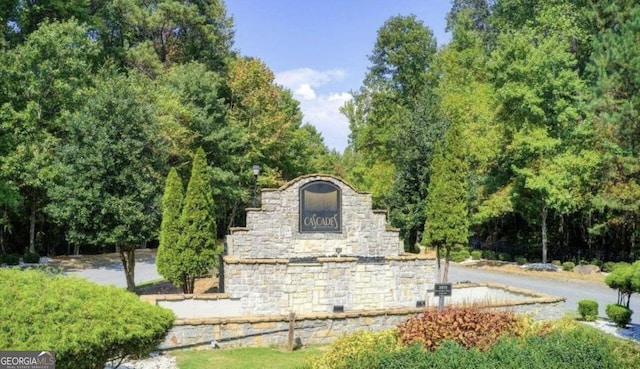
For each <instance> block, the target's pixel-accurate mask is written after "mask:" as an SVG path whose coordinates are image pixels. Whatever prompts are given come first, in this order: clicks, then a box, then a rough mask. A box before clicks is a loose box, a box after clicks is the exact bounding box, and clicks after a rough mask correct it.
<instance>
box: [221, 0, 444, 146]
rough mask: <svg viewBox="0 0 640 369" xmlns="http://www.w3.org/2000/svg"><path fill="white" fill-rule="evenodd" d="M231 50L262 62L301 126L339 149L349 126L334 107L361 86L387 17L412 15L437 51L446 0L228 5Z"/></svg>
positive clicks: (262, 0)
mask: <svg viewBox="0 0 640 369" xmlns="http://www.w3.org/2000/svg"><path fill="white" fill-rule="evenodd" d="M225 3H226V6H227V11H228V14H229V15H230V16H232V17H233V18H234V24H235V30H236V34H235V44H234V49H236V50H238V51H239V52H240V53H241V54H242V55H244V56H251V57H255V58H259V59H260V60H262V61H263V62H264V63H265V64H266V65H267V66H268V67H269V68H270V69H271V70H272V71H273V72H274V73H275V74H276V83H278V84H280V85H282V86H284V87H286V88H288V89H290V90H291V91H292V92H293V94H294V97H295V98H296V100H298V101H300V107H301V109H302V112H303V114H304V122H305V123H311V124H313V125H314V126H316V127H317V128H318V130H319V131H320V132H321V133H322V136H323V137H324V141H325V144H326V145H327V146H328V147H330V148H335V149H337V150H339V151H343V150H344V148H345V147H346V145H347V141H348V135H349V126H348V123H347V120H346V118H345V117H344V116H343V115H342V114H340V112H339V111H338V109H339V107H340V106H341V105H343V104H344V102H345V101H347V100H348V99H349V98H350V97H351V95H350V94H349V92H350V91H355V90H358V89H359V88H360V86H361V85H362V80H363V79H364V75H365V73H366V72H367V68H368V67H369V65H370V63H369V60H368V58H367V57H368V55H370V54H371V50H373V46H374V44H375V41H376V32H377V30H378V29H379V28H380V27H381V26H382V25H383V24H384V22H385V21H386V20H387V19H389V18H390V17H393V16H396V15H403V16H406V15H410V14H415V15H416V17H417V18H418V19H420V20H421V21H422V22H423V23H424V24H425V25H426V26H427V27H429V28H430V29H431V30H432V31H433V33H434V35H435V37H436V40H437V42H438V46H441V45H443V44H445V43H447V42H448V41H449V38H450V35H449V34H446V33H445V30H444V29H445V26H446V20H445V17H446V14H447V12H448V11H449V9H450V8H451V3H450V0H341V1H340V0H226V2H225Z"/></svg>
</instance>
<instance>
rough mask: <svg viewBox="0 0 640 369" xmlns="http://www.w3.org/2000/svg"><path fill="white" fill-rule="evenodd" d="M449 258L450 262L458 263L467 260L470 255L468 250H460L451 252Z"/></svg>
mask: <svg viewBox="0 0 640 369" xmlns="http://www.w3.org/2000/svg"><path fill="white" fill-rule="evenodd" d="M450 256H451V261H453V262H454V263H459V262H462V261H465V260H467V259H468V258H469V256H471V255H470V254H469V250H467V249H460V250H453V251H451V254H450Z"/></svg>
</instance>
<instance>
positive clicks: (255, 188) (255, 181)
mask: <svg viewBox="0 0 640 369" xmlns="http://www.w3.org/2000/svg"><path fill="white" fill-rule="evenodd" d="M258 175H260V166H259V165H258V164H254V165H253V201H252V207H253V208H255V207H257V206H258Z"/></svg>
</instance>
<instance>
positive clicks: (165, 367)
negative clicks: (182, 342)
mask: <svg viewBox="0 0 640 369" xmlns="http://www.w3.org/2000/svg"><path fill="white" fill-rule="evenodd" d="M115 364H117V363H114V364H113V365H115ZM115 368H116V367H115V366H112V364H107V365H106V366H105V367H104V369H115ZM117 368H118V369H179V368H178V364H177V363H176V358H175V357H172V356H168V355H165V354H164V353H158V352H153V353H151V354H150V355H149V357H148V358H146V359H141V360H125V361H123V362H122V364H120V366H118V367H117Z"/></svg>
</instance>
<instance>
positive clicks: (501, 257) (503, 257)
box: [498, 252, 511, 261]
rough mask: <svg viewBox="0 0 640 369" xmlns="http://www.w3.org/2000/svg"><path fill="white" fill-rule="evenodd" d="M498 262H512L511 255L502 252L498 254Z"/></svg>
mask: <svg viewBox="0 0 640 369" xmlns="http://www.w3.org/2000/svg"><path fill="white" fill-rule="evenodd" d="M498 260H500V261H511V255H509V254H507V253H506V252H501V253H499V254H498Z"/></svg>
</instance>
